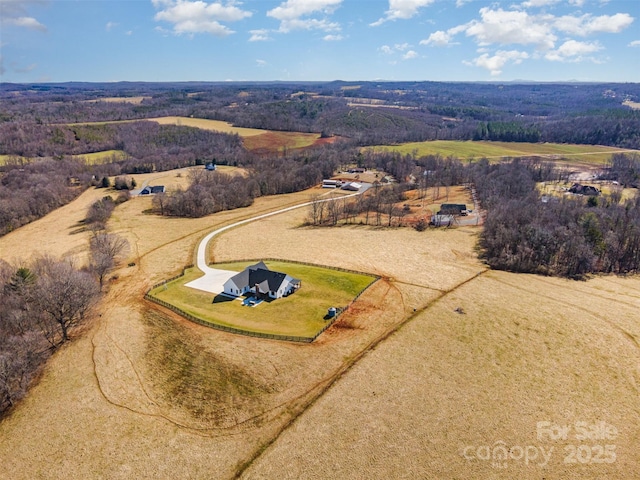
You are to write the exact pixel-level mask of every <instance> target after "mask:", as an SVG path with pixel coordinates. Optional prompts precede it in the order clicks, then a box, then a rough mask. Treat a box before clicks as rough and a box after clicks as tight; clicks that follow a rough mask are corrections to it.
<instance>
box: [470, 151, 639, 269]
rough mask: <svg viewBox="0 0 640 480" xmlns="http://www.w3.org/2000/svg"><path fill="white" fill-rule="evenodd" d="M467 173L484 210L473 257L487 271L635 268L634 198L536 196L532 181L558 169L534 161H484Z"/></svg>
mask: <svg viewBox="0 0 640 480" xmlns="http://www.w3.org/2000/svg"><path fill="white" fill-rule="evenodd" d="M472 173H473V181H474V183H475V186H476V190H477V192H478V196H479V198H480V202H481V204H482V206H483V208H485V209H486V210H487V218H486V221H485V224H484V228H483V231H482V233H481V235H480V242H479V245H480V248H481V252H482V253H481V257H482V258H483V259H484V260H485V261H486V262H487V263H488V264H489V265H490V266H491V267H492V268H495V269H498V270H508V271H513V272H526V273H539V274H543V275H554V276H562V277H568V278H575V279H580V278H584V277H585V276H587V275H588V274H593V273H616V274H629V273H637V272H638V271H639V269H640V197H638V196H636V197H635V198H633V199H627V200H623V199H622V196H621V193H620V191H615V190H614V191H613V192H612V193H611V194H609V195H601V196H598V197H583V196H580V195H576V196H563V197H562V198H557V197H545V198H543V197H542V195H541V194H540V192H539V191H538V190H537V188H536V182H537V181H545V180H556V179H557V178H558V174H557V173H555V172H553V169H550V168H549V169H540V168H539V165H538V164H536V163H535V162H522V161H514V162H512V163H509V164H500V165H490V164H488V162H484V163H481V164H478V165H475V166H474V167H473V172H472Z"/></svg>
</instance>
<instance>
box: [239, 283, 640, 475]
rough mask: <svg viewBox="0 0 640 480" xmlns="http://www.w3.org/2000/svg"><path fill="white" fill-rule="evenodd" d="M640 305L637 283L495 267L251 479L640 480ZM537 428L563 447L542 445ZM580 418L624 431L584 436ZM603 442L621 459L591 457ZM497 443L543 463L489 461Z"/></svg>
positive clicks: (391, 349)
mask: <svg viewBox="0 0 640 480" xmlns="http://www.w3.org/2000/svg"><path fill="white" fill-rule="evenodd" d="M639 308H640V279H638V278H628V279H624V278H618V277H602V278H596V279H592V280H589V281H588V282H576V281H570V280H563V279H555V278H543V277H537V276H532V275H519V274H512V273H505V272H487V273H486V274H484V275H482V276H481V277H479V278H476V279H474V280H472V281H471V282H469V283H467V284H466V285H464V286H462V287H460V288H458V289H457V290H456V291H455V292H452V293H451V294H449V295H447V296H445V297H444V298H442V299H441V300H439V301H437V302H435V303H433V304H432V305H430V306H429V307H428V308H426V309H425V310H424V311H422V312H419V313H418V314H417V315H416V316H415V317H414V319H413V320H412V321H410V322H409V323H407V324H406V325H405V326H404V327H403V328H402V329H401V330H399V331H398V332H397V333H396V334H395V335H393V336H392V337H390V338H389V339H388V340H387V341H386V342H384V343H383V344H381V345H380V346H379V347H378V348H376V349H375V350H373V351H371V352H370V353H369V354H368V355H367V356H366V357H364V358H363V359H362V360H361V361H360V362H358V364H356V365H355V366H354V367H353V368H352V369H351V370H350V371H349V372H347V373H346V374H345V375H344V376H343V377H342V378H341V379H340V380H339V381H338V382H336V383H335V384H334V386H333V387H332V388H331V389H330V390H329V391H328V392H327V393H326V394H325V395H324V396H322V397H321V398H320V399H319V400H318V401H316V402H315V403H314V405H313V406H311V407H310V408H309V409H307V410H306V411H305V412H304V413H303V414H302V415H301V416H300V417H298V419H297V420H296V421H295V422H294V423H293V424H292V425H291V427H290V428H289V429H287V430H286V431H285V432H284V433H283V434H282V435H281V436H280V437H279V438H278V439H277V440H276V441H275V442H274V443H273V444H272V445H271V446H270V447H269V448H268V449H267V450H266V451H265V452H264V453H263V454H262V455H261V456H260V457H259V458H258V459H257V461H255V462H254V464H253V465H251V467H250V468H249V469H248V470H246V471H245V472H244V475H242V476H241V478H243V479H258V478H282V479H294V478H302V477H308V475H307V473H308V472H313V475H312V476H311V478H319V479H325V478H341V479H357V478H398V472H402V474H403V478H405V477H406V478H450V479H453V478H461V479H462V478H491V479H512V478H519V479H532V480H533V479H540V478H554V479H561V478H562V479H564V478H580V479H594V480H595V479H601V478H611V479H614V478H615V479H620V480H622V479H627V478H635V477H636V473H637V472H638V471H639V470H640V455H638V451H637V439H638V436H639V435H640V426H638V424H637V423H636V422H632V421H629V419H630V418H634V417H635V415H636V412H637V411H638V409H639V408H640V399H639V398H638V390H637V385H638V382H639V381H640V369H639V368H638V364H639V362H640V349H639V348H638V345H639V341H640V323H639V322H638V318H637V311H638V309H639ZM460 312H462V313H460ZM538 422H549V423H550V424H553V425H563V426H565V425H567V426H569V427H570V430H569V433H568V435H567V438H566V439H564V438H563V439H559V440H555V441H554V440H550V439H549V438H548V437H543V438H538V435H537V424H538ZM577 422H584V425H588V426H589V428H593V427H594V426H596V425H601V422H605V424H606V425H610V426H612V427H613V428H615V429H616V430H615V431H616V433H615V435H612V436H611V437H612V438H608V439H603V438H602V437H600V438H599V439H598V438H592V439H586V440H585V439H583V440H581V439H580V438H579V437H578V433H579V431H577V430H576V427H575V425H576V423H577ZM605 444H608V445H613V446H614V447H613V451H615V454H616V455H615V457H614V458H613V461H611V458H609V460H608V461H607V462H598V461H597V460H596V461H593V462H591V461H590V459H591V458H595V453H594V455H593V456H591V453H592V446H597V445H602V446H603V445H605ZM500 445H505V446H506V449H507V450H509V449H511V448H514V450H513V451H514V453H516V452H517V448H518V447H522V448H525V447H526V446H529V445H531V446H534V447H536V448H537V450H536V453H537V455H536V457H537V458H535V459H534V458H531V461H530V462H528V463H525V462H524V459H523V458H520V459H518V455H514V458H515V459H514V458H507V459H506V460H505V464H504V465H503V463H502V462H499V463H496V458H495V457H491V456H489V457H484V456H483V449H482V447H485V450H489V452H493V451H494V448H496V447H497V446H500ZM540 446H542V447H543V448H544V449H545V452H546V453H548V452H549V451H551V455H550V456H549V459H548V461H547V462H545V459H544V458H543V456H542V454H541V452H540V449H539V447H540ZM585 447H586V448H588V453H589V457H588V458H587V457H586V456H584V457H582V459H583V461H577V460H576V461H574V462H573V463H572V461H571V449H572V448H573V449H574V451H575V450H576V449H577V448H579V449H580V452H581V453H582V451H583V450H584V449H585ZM479 448H480V449H479ZM603 449H604V447H603ZM532 450H533V447H532V449H531V455H530V457H533V451H532ZM597 451H598V449H597V448H595V449H594V450H593V452H597ZM584 452H585V455H586V453H587V451H586V450H584ZM328 458H330V459H331V460H330V461H328V460H327V459H328Z"/></svg>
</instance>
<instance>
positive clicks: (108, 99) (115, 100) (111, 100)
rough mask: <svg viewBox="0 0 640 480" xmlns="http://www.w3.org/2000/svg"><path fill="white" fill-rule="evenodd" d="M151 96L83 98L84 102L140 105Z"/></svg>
mask: <svg viewBox="0 0 640 480" xmlns="http://www.w3.org/2000/svg"><path fill="white" fill-rule="evenodd" d="M149 98H151V97H104V98H96V99H95V100H83V101H82V102H83V103H98V102H105V103H131V104H133V105H140V104H141V103H142V101H143V100H147V99H149Z"/></svg>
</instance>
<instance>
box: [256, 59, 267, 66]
mask: <svg viewBox="0 0 640 480" xmlns="http://www.w3.org/2000/svg"><path fill="white" fill-rule="evenodd" d="M256 65H257V66H258V67H264V66H265V65H267V62H266V61H265V60H256Z"/></svg>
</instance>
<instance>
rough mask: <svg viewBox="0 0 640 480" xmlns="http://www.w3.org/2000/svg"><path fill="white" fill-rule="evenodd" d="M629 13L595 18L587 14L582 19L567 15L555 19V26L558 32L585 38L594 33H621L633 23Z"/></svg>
mask: <svg viewBox="0 0 640 480" xmlns="http://www.w3.org/2000/svg"><path fill="white" fill-rule="evenodd" d="M633 20H634V19H633V17H632V16H631V15H629V14H628V13H616V14H615V15H601V16H599V17H593V16H592V15H589V14H585V15H582V16H580V17H576V16H572V15H565V16H563V17H558V18H556V19H555V22H554V26H555V28H557V29H558V30H560V31H562V32H565V33H570V34H572V35H579V36H582V37H585V36H587V35H592V34H594V33H619V32H621V31H622V30H624V29H625V28H627V27H628V26H629V25H631V24H632V23H633Z"/></svg>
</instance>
